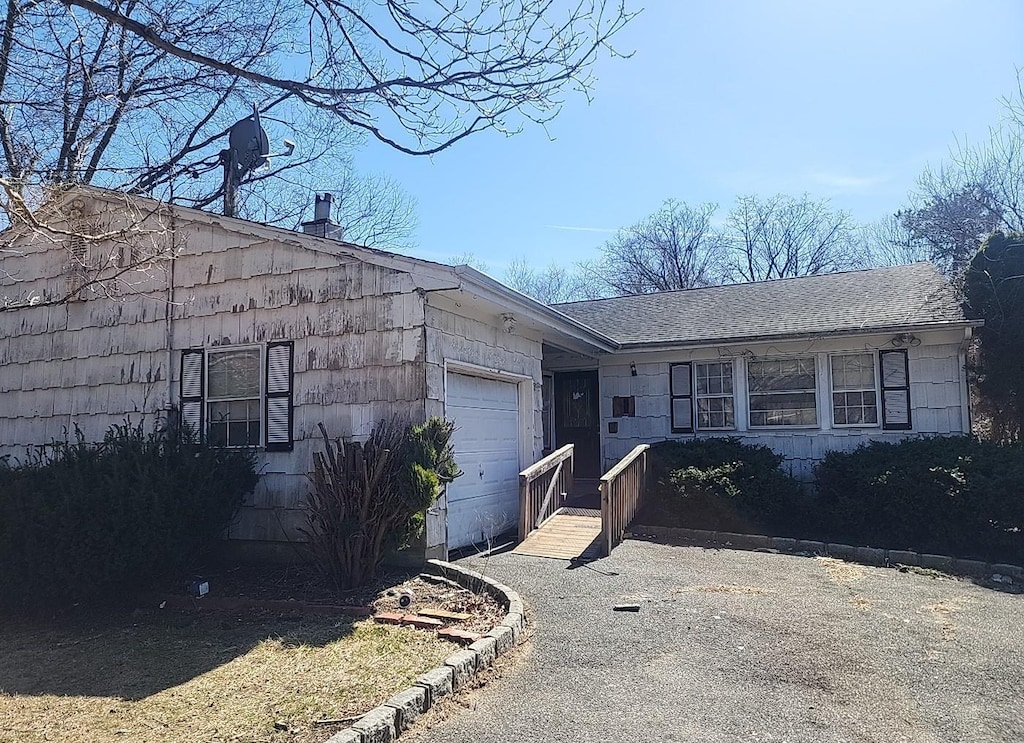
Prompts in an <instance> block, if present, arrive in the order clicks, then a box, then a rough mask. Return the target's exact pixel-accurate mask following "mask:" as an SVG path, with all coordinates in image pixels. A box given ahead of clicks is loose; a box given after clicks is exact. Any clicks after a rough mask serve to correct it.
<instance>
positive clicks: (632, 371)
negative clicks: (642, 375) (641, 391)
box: [629, 361, 636, 377]
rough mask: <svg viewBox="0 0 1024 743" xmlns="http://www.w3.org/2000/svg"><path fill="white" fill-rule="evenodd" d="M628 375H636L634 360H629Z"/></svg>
mask: <svg viewBox="0 0 1024 743" xmlns="http://www.w3.org/2000/svg"><path fill="white" fill-rule="evenodd" d="M629 376H631V377H635V376H636V364H635V363H634V362H632V361H631V362H629Z"/></svg>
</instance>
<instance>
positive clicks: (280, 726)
mask: <svg viewBox="0 0 1024 743" xmlns="http://www.w3.org/2000/svg"><path fill="white" fill-rule="evenodd" d="M274 730H281V731H283V732H287V731H288V723H287V722H285V721H284V720H278V721H277V722H275V723H274Z"/></svg>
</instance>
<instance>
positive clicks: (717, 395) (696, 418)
mask: <svg viewBox="0 0 1024 743" xmlns="http://www.w3.org/2000/svg"><path fill="white" fill-rule="evenodd" d="M712 364H718V365H723V366H728V367H729V378H730V382H731V386H732V391H731V392H729V393H725V392H705V393H701V392H700V388H699V387H698V384H697V378H698V376H699V374H698V368H699V367H702V366H711V365H712ZM690 374H691V377H692V379H693V426H694V429H695V430H697V431H735V430H737V421H738V418H737V415H736V364H735V363H733V360H732V359H705V360H703V361H693V362H692V364H691V367H690ZM722 379H725V377H724V376H723V377H722ZM724 399H729V400H731V401H732V425H731V426H702V425H700V416H701V412H700V401H701V400H724Z"/></svg>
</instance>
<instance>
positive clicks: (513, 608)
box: [326, 560, 526, 743]
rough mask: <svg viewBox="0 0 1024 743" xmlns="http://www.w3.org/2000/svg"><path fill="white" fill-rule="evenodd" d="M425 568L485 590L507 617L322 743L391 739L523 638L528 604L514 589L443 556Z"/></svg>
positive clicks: (374, 742) (388, 741)
mask: <svg viewBox="0 0 1024 743" xmlns="http://www.w3.org/2000/svg"><path fill="white" fill-rule="evenodd" d="M427 570H428V571H430V572H433V573H435V574H436V575H439V576H441V577H442V578H447V579H448V580H451V581H454V582H455V583H458V584H459V585H460V586H462V587H463V588H465V589H467V590H469V591H472V592H473V593H477V594H480V593H486V594H488V595H489V596H491V598H493V599H494V600H495V601H497V602H498V603H500V604H501V605H502V606H504V607H505V618H504V619H503V620H502V622H501V624H499V625H498V626H497V627H495V628H494V629H492V630H491V631H490V632H488V633H487V634H485V635H484V636H483V637H481V638H480V639H479V640H477V641H476V642H474V643H473V644H471V645H469V646H468V647H466V648H464V649H462V650H458V651H456V652H454V653H452V654H451V655H449V656H448V657H447V658H445V661H444V665H442V666H439V667H437V668H435V669H433V670H432V671H427V672H426V673H425V674H423V675H422V676H420V677H419V678H418V679H416V681H414V682H413V685H412V686H410V687H409V688H408V689H406V690H405V691H400V692H398V693H397V694H395V695H394V696H393V697H391V698H390V699H388V700H387V701H386V702H384V704H382V705H380V706H379V707H376V708H374V709H372V710H370V711H369V712H367V713H366V714H365V715H363V716H362V717H360V718H359V719H358V720H356V721H355V722H353V723H352V725H351V727H348V728H346V729H345V730H341V731H339V732H337V733H335V734H334V735H332V736H331V737H330V738H328V739H327V741H326V743H391V741H393V740H394V739H395V738H397V737H398V736H399V735H401V734H402V733H403V732H405V731H406V730H408V729H409V726H410V725H412V723H413V722H414V721H415V720H416V718H417V717H419V716H420V715H422V714H423V713H424V712H426V711H427V710H429V709H430V708H431V707H432V706H434V704H435V703H436V702H437V700H439V699H440V698H441V697H443V696H445V695H447V694H451V693H452V692H453V691H455V690H457V689H459V688H461V687H463V686H465V685H466V683H468V682H469V681H470V680H471V679H472V678H473V677H474V676H476V674H477V673H478V672H479V671H482V670H483V669H485V668H487V667H488V666H490V665H491V664H492V663H494V660H495V658H497V657H498V656H499V655H502V654H504V653H506V652H508V651H509V650H511V649H512V648H513V647H514V646H515V645H516V644H517V643H518V642H519V641H520V639H521V638H522V634H523V629H524V627H525V626H526V609H525V607H524V606H523V601H522V599H521V598H520V597H519V594H518V593H516V592H515V591H513V590H512V589H511V588H509V587H508V586H506V585H503V584H501V583H498V582H497V581H496V580H493V579H491V578H488V577H486V576H484V575H481V574H480V573H477V572H474V571H472V570H469V569H467V568H463V567H459V566H458V565H453V564H452V563H450V562H444V561H443V560H428V561H427Z"/></svg>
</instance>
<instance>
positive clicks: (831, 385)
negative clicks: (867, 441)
mask: <svg viewBox="0 0 1024 743" xmlns="http://www.w3.org/2000/svg"><path fill="white" fill-rule="evenodd" d="M844 356H865V357H867V359H868V360H869V362H870V363H869V364H868V366H869V367H870V369H871V377H872V380H873V382H874V386H873V387H858V388H856V389H854V388H850V389H842V390H837V389H836V383H835V379H834V376H833V371H832V359H836V358H842V357H844ZM880 376H881V375H880V374H879V371H878V352H877V351H847V352H836V353H830V354H829V355H828V389H829V396H828V409H829V420H830V421H831V423H832V427H833V428H881V426H882V391H881V388H880V387H879V385H880V384H881V381H880V380H879V377H880ZM837 392H838V393H843V392H874V393H875V422H874V423H837V422H836V403H835V395H836V393H837Z"/></svg>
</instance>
